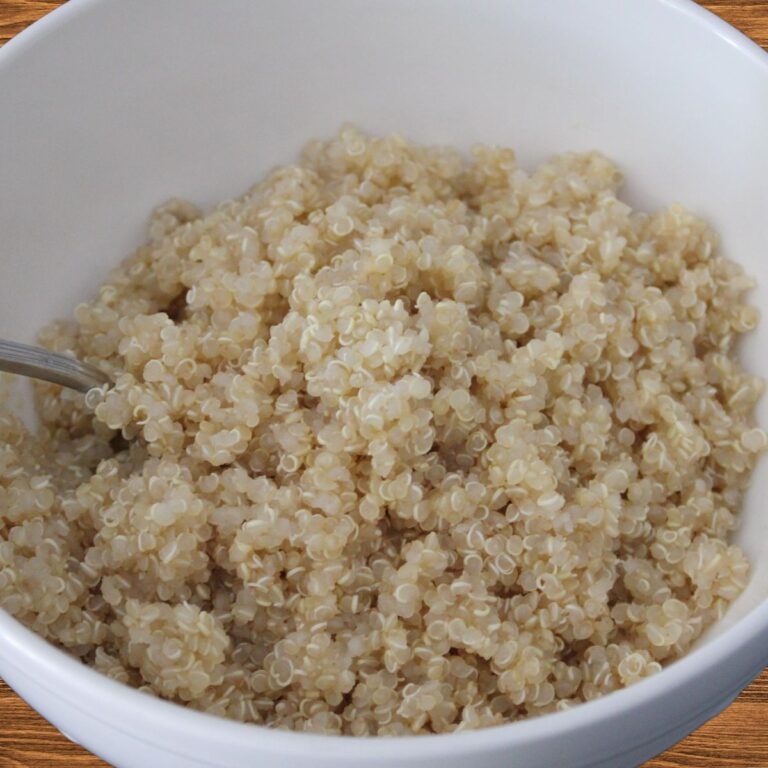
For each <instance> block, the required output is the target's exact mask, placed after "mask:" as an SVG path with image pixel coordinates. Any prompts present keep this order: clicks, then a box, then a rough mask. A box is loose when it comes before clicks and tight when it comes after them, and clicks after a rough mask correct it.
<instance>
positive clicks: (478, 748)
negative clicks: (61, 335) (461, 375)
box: [0, 0, 768, 768]
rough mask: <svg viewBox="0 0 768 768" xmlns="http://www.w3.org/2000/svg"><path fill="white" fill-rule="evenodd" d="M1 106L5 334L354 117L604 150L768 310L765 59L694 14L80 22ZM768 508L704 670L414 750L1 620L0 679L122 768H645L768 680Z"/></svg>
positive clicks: (544, 151) (109, 17)
mask: <svg viewBox="0 0 768 768" xmlns="http://www.w3.org/2000/svg"><path fill="white" fill-rule="evenodd" d="M0 96H1V97H2V100H3V101H2V103H3V109H2V110H0V168H2V176H3V183H2V185H0V232H1V233H2V250H0V270H1V271H0V275H1V277H0V336H6V337H10V338H14V339H17V340H20V341H25V340H32V339H33V337H34V332H35V329H37V328H39V327H40V326H41V325H42V324H43V323H44V322H46V321H48V320H50V319H51V318H52V317H54V316H57V315H61V314H63V313H67V312H68V311H69V310H70V309H71V307H72V306H73V305H74V304H75V303H76V302H77V301H78V300H79V299H81V298H83V297H85V296H86V295H87V294H88V292H89V291H90V290H92V289H93V288H94V287H95V286H96V285H97V284H98V282H99V281H100V280H101V279H102V278H103V277H104V276H105V275H106V273H107V271H108V269H109V268H110V267H111V266H112V265H114V264H116V263H117V262H118V260H119V259H120V258H121V257H123V256H124V255H126V254H127V253H128V252H129V251H130V250H131V248H132V247H133V246H135V245H136V244H138V243H139V242H140V240H141V238H142V236H143V225H144V222H145V217H146V215H147V212H148V211H149V210H150V209H151V208H152V207H153V206H154V205H156V204H158V203H159V202H161V201H163V200H164V199H165V198H167V197H169V196H171V195H180V196H184V197H187V198H190V199H192V200H195V201H197V202H199V203H203V204H206V203H213V202H215V201H217V200H218V199H222V198H225V197H230V196H232V195H234V194H237V193H239V192H241V191H243V190H244V189H245V188H246V187H247V186H248V185H249V184H250V183H251V182H253V181H254V180H256V179H258V178H259V176H260V175H261V174H262V173H263V172H264V171H265V170H266V169H267V168H268V167H270V166H272V165H274V164H278V163H283V162H286V161H290V160H291V159H292V158H293V156H294V155H295V153H296V151H297V149H298V148H299V147H300V146H301V145H302V144H303V142H304V141H305V140H306V139H308V138H310V137H313V136H327V135H330V134H331V133H333V132H334V131H335V130H336V128H337V127H338V126H339V124H340V123H341V122H343V121H347V120H351V121H354V122H356V123H358V124H359V125H361V126H362V127H363V128H365V129H368V130H369V131H372V132H375V133H382V132H386V131H390V130H399V131H402V132H404V133H406V134H407V135H409V136H410V137H411V138H413V139H416V140H422V141H433V142H445V143H453V144H458V145H464V146H466V145H468V144H470V143H472V142H475V141H485V142H496V143H504V144H508V145H511V146H514V147H516V148H517V149H518V150H519V155H520V157H521V159H522V160H523V161H524V162H526V163H530V162H534V161H536V160H537V159H540V158H542V157H543V156H545V155H548V154H551V153H554V152H558V151H562V150H567V149H576V150H585V149H591V148H599V149H601V150H603V151H604V152H606V153H608V154H609V155H611V156H612V157H614V158H615V159H616V160H617V161H618V162H619V163H620V164H621V165H622V167H623V168H624V169H625V171H626V174H627V177H628V179H629V184H628V186H627V197H628V199H629V200H630V202H632V203H634V204H638V205H643V206H648V207H653V206H656V205H659V204H662V203H665V202H669V201H673V200H680V201H684V202H685V203H686V204H688V205H689V206H691V207H692V208H693V209H694V210H696V211H697V212H699V213H701V214H703V215H704V216H706V217H708V218H709V219H710V220H711V221H712V222H713V223H714V224H715V225H716V227H717V228H718V229H719V230H720V232H721V233H722V235H723V239H724V242H725V247H726V249H727V252H728V253H729V254H730V255H731V256H732V257H733V258H735V259H737V260H738V261H740V262H742V263H743V264H745V265H746V266H747V267H748V268H749V270H750V271H751V272H753V273H755V274H756V275H758V277H760V278H761V279H762V282H761V287H760V289H759V290H758V291H757V292H756V300H757V301H758V302H759V303H760V304H763V305H765V304H768V264H766V255H767V254H768V226H767V225H766V224H767V222H768V56H767V55H766V54H764V53H763V52H762V51H761V50H760V49H759V48H758V47H757V46H755V45H754V44H753V43H751V42H749V41H748V40H747V39H746V38H745V37H743V36H742V35H740V34H739V33H737V32H736V31H735V30H733V29H731V28H730V27H728V26H727V25H725V24H724V23H722V22H721V21H719V20H717V19H716V18H715V17H714V16H711V15H710V14H708V13H706V12H705V11H703V10H701V9H700V8H699V7H698V6H696V5H695V4H694V3H693V2H689V1H688V0H623V2H616V1H615V0H580V2H573V0H544V1H541V0H515V1H514V2H512V1H511V0H325V2H323V3H320V2H313V0H279V2H278V0H273V1H272V2H268V1H267V0H259V1H258V2H254V0H221V1H220V2H215V3H214V2H211V1H210V0H163V2H154V1H153V0H132V2H116V0H111V1H110V0H70V2H69V3H68V4H67V5H66V6H65V7H63V8H62V9H61V10H58V11H56V12H55V13H53V14H52V15H51V16H49V17H47V18H46V19H44V20H43V21H42V22H39V23H38V24H35V25H34V26H33V27H32V28H31V29H30V30H28V31H26V32H24V33H22V34H21V35H20V36H19V37H18V38H17V39H15V40H13V41H12V42H11V43H9V44H8V45H7V46H6V47H5V48H4V49H3V50H2V51H1V52H0ZM766 339H768V322H764V323H763V325H762V326H761V328H760V330H759V331H758V332H757V333H756V334H754V335H753V336H752V338H750V339H749V340H747V342H746V343H745V344H744V350H743V351H744V355H745V357H746V359H747V360H748V362H749V364H750V367H751V368H752V369H753V370H755V371H757V372H759V373H761V374H763V375H768V358H767V357H764V356H761V354H760V351H761V350H762V349H765V346H766V344H765V342H766ZM767 410H768V405H766V404H765V403H764V404H763V407H762V413H761V421H762V423H763V424H765V423H766V419H765V416H766V411H767ZM766 493H768V475H766V473H764V472H762V471H761V472H759V473H758V477H757V479H756V482H755V487H754V490H753V492H752V494H751V496H750V498H749V501H748V504H747V506H746V509H745V510H744V523H743V527H742V529H741V531H740V533H739V535H738V536H737V540H738V542H739V543H740V544H741V545H742V546H743V547H744V548H745V549H746V550H747V552H748V554H749V555H750V556H751V558H752V560H753V563H754V564H755V568H754V573H753V576H752V581H751V584H750V586H749V588H748V589H747V591H746V593H745V594H744V596H743V597H742V598H741V599H740V600H739V601H738V602H737V604H735V605H734V606H733V607H732V609H731V611H730V612H729V614H728V615H727V616H726V618H725V619H724V620H723V621H722V622H721V624H720V625H718V626H717V627H716V628H715V630H714V631H712V632H710V633H709V635H708V636H707V637H706V638H705V639H704V641H703V642H702V643H701V644H700V646H699V647H698V648H697V649H696V650H695V651H694V652H692V653H691V654H690V655H688V656H687V657H686V658H685V659H683V660H682V661H680V662H678V663H676V664H674V665H672V666H671V667H670V668H668V669H667V670H665V671H664V672H662V673H661V674H659V675H658V676H656V677H654V678H652V679H650V680H648V681H646V682H643V683H640V684H638V685H636V686H634V687H632V688H630V689H628V690H625V691H621V692H618V693H614V694H612V695H610V696H608V697H606V698H604V699H602V700H599V701H596V702H592V703H589V704H585V705H583V706H581V707H578V708H576V709H574V710H572V711H569V712H566V713H562V714H557V715H550V716H546V717H542V718H540V719H537V720H531V721H527V722H522V723H517V724H514V725H507V726H502V727H498V728H493V729H490V730H485V731H481V732H476V733H464V734H458V735H450V736H427V737H416V738H403V739H397V740H392V739H366V740H361V739H353V738H339V737H324V736H312V735H304V734H292V733H285V732H279V731H273V730H266V729H263V728H259V727H256V726H246V725H240V724H237V723H233V722H226V721H223V720H219V719H216V718H213V717H210V716H206V715H202V714H198V713H195V712H192V711H187V710H185V709H183V708H181V707H177V706H175V705H172V704H168V703H165V702H162V701H159V700H157V699H154V698H151V697H149V696H146V695H144V694H141V693H138V692H136V691H133V690H130V689H128V688H124V687H122V686H120V685H118V684H116V683H114V682H112V681H110V680H108V679H106V678H104V677H101V676H100V675H98V674H97V673H95V672H93V671H91V670H90V669H86V668H84V667H82V666H80V665H79V664H78V663H77V662H75V661H73V660H72V659H70V658H69V657H67V656H65V655H64V654H62V653H61V652H59V651H57V650H55V649H53V648H52V647H50V646H49V645H48V644H47V643H45V642H44V641H42V640H40V639H39V638H37V637H35V636H34V635H32V634H30V633H29V632H28V631H27V630H25V629H23V628H22V627H21V626H20V625H19V624H18V623H16V622H15V621H13V620H12V619H10V618H9V617H8V616H7V615H3V614H2V613H1V612H0V675H2V677H4V678H5V679H6V680H7V681H8V682H9V683H10V684H11V685H12V686H13V687H14V688H15V689H16V690H17V691H18V692H19V693H20V694H21V695H22V696H23V697H24V698H26V699H27V700H28V701H29V702H30V703H31V704H32V705H33V706H34V707H35V708H36V709H38V710H39V711H40V712H41V713H42V714H43V715H44V716H45V717H47V718H48V719H49V720H51V722H53V723H54V724H55V725H57V726H59V727H60V728H61V729H62V730H63V731H65V732H66V733H68V734H71V736H72V738H74V739H76V740H77V741H79V742H81V743H82V744H84V745H85V746H86V747H88V748H89V749H91V750H92V751H93V752H95V753H97V754H98V755H101V756H102V757H104V758H106V759H107V760H109V761H110V762H112V763H114V764H115V765H116V766H120V768H134V767H135V768H154V767H155V766H163V768H177V767H181V766H206V767H208V768H230V767H232V768H234V767H235V766H236V767H237V768H242V766H250V765H254V766H255V765H258V766H260V767H261V768H273V767H276V766H280V767H281V768H283V767H285V768H309V767H310V766H312V768H331V767H333V768H357V767H358V766H361V765H366V766H373V767H374V768H376V767H378V768H427V767H431V766H434V767H435V768H437V767H439V768H458V766H465V765H467V764H472V765H473V766H475V768H490V766H514V768H552V767H553V766H568V767H569V768H581V767H583V766H593V767H594V768H597V766H603V767H604V768H624V767H625V766H635V765H637V764H639V763H640V762H642V761H643V760H644V759H646V758H648V757H650V756H652V755H654V754H656V753H658V752H659V751H661V750H662V749H664V748H666V747H667V746H669V745H670V744H672V743H673V742H675V741H677V740H678V739H680V738H682V737H683V736H684V735H686V734H687V733H689V732H690V731H691V730H693V729H694V728H695V727H696V726H698V725H700V724H701V723H703V722H704V721H705V720H707V719H708V718H709V717H711V716H712V715H714V714H715V713H717V712H718V711H719V710H721V709H722V708H723V707H725V706H726V705H727V704H728V703H729V702H730V701H731V700H732V699H733V697H734V696H735V695H736V694H737V693H738V692H739V690H740V689H741V688H742V687H743V686H744V685H745V684H746V683H747V682H748V681H749V680H750V679H751V678H752V677H754V676H755V675H756V674H757V673H758V672H759V671H760V670H761V668H762V667H763V666H764V665H765V663H766V662H767V661H768V603H766V602H765V597H766V596H767V595H768V515H766V514H765V512H764V507H763V504H762V503H761V499H764V498H765V496H766Z"/></svg>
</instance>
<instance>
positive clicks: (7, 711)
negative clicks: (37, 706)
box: [0, 0, 768, 768]
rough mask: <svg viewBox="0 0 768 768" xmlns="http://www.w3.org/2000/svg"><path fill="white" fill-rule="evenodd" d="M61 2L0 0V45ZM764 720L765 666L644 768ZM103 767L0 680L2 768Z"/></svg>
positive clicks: (746, 4)
mask: <svg viewBox="0 0 768 768" xmlns="http://www.w3.org/2000/svg"><path fill="white" fill-rule="evenodd" d="M61 2H62V0H0V44H2V43H4V42H6V41H7V40H9V39H10V38H11V37H13V35H15V34H17V33H18V32H20V31H21V30H22V29H24V27H26V26H28V25H29V24H31V23H32V22H33V21H35V20H36V19H39V18H40V17H41V16H44V15H45V14H46V13H48V12H49V11H51V10H53V8H55V7H56V6H58V5H61ZM700 4H701V5H703V6H705V7H707V8H709V9H710V10H712V11H714V12H715V13H717V14H718V15H719V16H721V17H722V18H724V19H725V20H726V21H728V22H729V23H731V24H733V25H734V26H735V27H737V28H739V29H741V30H742V31H743V32H745V33H746V34H747V35H749V36H750V37H751V38H752V39H753V40H755V41H756V42H757V43H759V44H760V45H762V46H763V47H765V48H768V0H708V1H707V2H700ZM0 96H1V94H0ZM766 724H768V670H766V672H764V673H763V674H762V676H761V677H760V678H759V679H758V680H756V681H755V682H754V683H752V685H750V686H749V687H748V688H747V689H746V690H745V691H744V692H743V693H742V694H741V696H740V697H739V698H738V700H737V701H736V702H734V704H732V705H731V706H730V707H729V708H728V709H727V710H726V711H725V712H724V713H723V714H721V715H720V716H719V717H716V718H715V719H714V720H712V721H710V722H709V723H707V724H706V725H705V726H704V727H703V728H700V729H699V730H698V731H696V733H694V734H692V735H691V736H689V737H688V738H687V739H685V740H684V741H682V742H680V744H678V745H677V746H675V747H673V748H672V749H670V750H669V751H668V752H665V753H664V754H663V755H660V756H659V757H657V758H656V759H654V760H651V761H650V762H649V763H646V765H645V766H644V767H643V768H768V727H766ZM106 766H107V764H106V763H104V762H103V761H101V760H99V759H98V758H96V757H94V756H93V755H90V754H88V753H87V752H86V751H85V750H84V749H82V748H80V747H78V746H76V745H75V744H72V743H71V742H70V741H68V740H67V739H66V738H65V737H64V736H62V735H61V734H60V733H59V732H58V731H57V730H56V729H55V728H54V727H53V726H52V725H49V724H48V723H46V722H45V721H44V720H43V719H42V718H41V717H40V716H39V715H38V714H37V713H35V712H34V711H33V710H32V709H30V707H28V706H27V705H26V704H25V703H24V702H23V701H21V700H20V699H19V698H18V697H17V696H16V695H15V694H14V693H13V692H12V691H11V690H10V689H9V688H8V687H7V686H5V685H4V684H3V683H2V681H0V768H106ZM147 768H155V766H147ZM559 768H568V767H567V766H561V767H559Z"/></svg>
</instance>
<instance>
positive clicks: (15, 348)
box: [0, 339, 109, 392]
mask: <svg viewBox="0 0 768 768" xmlns="http://www.w3.org/2000/svg"><path fill="white" fill-rule="evenodd" d="M0 371H7V372H8V373H18V374H21V375H22V376H31V377H32V378H33V379H43V380H44V381H52V382H53V383H54V384H61V385H62V386H63V387H69V388H70V389H76V390H78V391H79V392H87V391H88V390H89V389H93V387H100V386H102V385H103V384H108V383H109V377H108V376H107V374H105V373H103V372H102V371H100V370H99V369H98V368H95V367H94V366H92V365H88V363H81V362H80V361H79V360H76V359H75V358H73V357H67V356H66V355H60V354H58V353H57V352H49V351H48V350H47V349H41V348H40V347H32V346H29V345H28V344H17V343H16V342H15V341H5V340H4V339H0Z"/></svg>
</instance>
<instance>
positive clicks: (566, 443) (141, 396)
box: [0, 128, 767, 735]
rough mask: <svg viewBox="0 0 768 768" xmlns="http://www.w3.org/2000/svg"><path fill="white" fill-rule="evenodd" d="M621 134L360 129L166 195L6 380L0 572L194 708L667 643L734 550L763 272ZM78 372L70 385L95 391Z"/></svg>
mask: <svg viewBox="0 0 768 768" xmlns="http://www.w3.org/2000/svg"><path fill="white" fill-rule="evenodd" d="M620 185H621V177H620V174H619V172H618V171H617V169H616V167H615V166H614V165H613V164H612V163H611V162H610V161H608V160H607V159H606V158H605V157H603V156H601V155H599V154H596V153H591V154H583V155H564V156H561V157H557V158H555V159H553V160H551V161H550V162H547V163H546V164H544V165H542V166H541V167H539V168H538V169H536V170H535V171H534V172H533V173H530V174H529V173H526V172H525V171H524V170H522V169H521V168H519V167H518V165H517V163H516V161H515V155H514V153H513V152H512V151H511V150H509V149H500V148H495V147H478V148H476V149H475V150H474V151H473V153H472V156H471V159H469V160H467V159H466V158H463V157H462V156H461V155H460V154H459V153H458V152H457V151H455V150H453V149H449V148H435V147H421V146H415V145H412V144H409V143H407V142H406V141H405V140H403V139H402V138H399V137H396V136H394V137H388V138H384V139H375V138H368V137H366V136H364V135H362V134H361V133H360V132H358V131H356V130H354V129H352V128H348V129H344V130H342V132H341V133H340V134H339V136H338V137H337V138H335V139H333V140H332V141H329V142H314V143H311V144H310V145H309V146H308V147H307V148H306V150H305V152H304V154H303V158H302V160H301V162H300V164H299V165H296V166H290V167H285V168H280V169H278V170H276V171H274V172H272V173H271V174H270V175H269V176H268V177H267V179H266V180H265V181H263V182H261V183H260V184H258V185H257V186H255V187H254V188H253V189H252V190H251V191H250V192H248V193H247V194H246V195H244V196H243V197H241V198H238V199H236V200H231V201H227V202H225V203H222V204H221V205H219V206H218V207H217V208H216V209H214V210H213V211H212V212H210V213H208V214H202V213H200V212H199V211H198V210H197V209H196V208H195V207H194V206H192V205H190V204H188V203H182V202H179V201H172V202H170V203H168V204H167V205H165V206H163V207H162V208H160V209H159V210H158V211H157V212H156V213H155V215H154V217H153V218H152V221H151V224H150V228H149V241H148V243H147V244H146V245H145V246H143V247H142V248H140V249H139V250H138V251H137V252H136V254H135V255H134V256H133V257H131V258H130V259H129V260H128V261H126V262H125V263H124V264H123V265H122V266H121V267H119V268H118V269H117V271H115V272H114V273H113V274H112V276H111V278H110V279H109V281H108V282H107V283H106V284H105V285H104V286H103V287H102V288H101V289H100V291H99V293H98V295H97V296H96V297H95V298H94V299H93V300H92V301H90V302H88V303H86V304H82V305H80V306H79V307H77V309H76V310H75V314H74V317H75V320H74V322H62V323H57V324H55V325H53V326H52V327H50V328H48V329H47V330H45V331H44V332H43V334H42V343H44V344H45V345H46V346H48V347H50V348H51V349H56V350H70V351H72V352H73V353H74V354H75V355H77V356H78V357H81V358H83V359H85V360H87V361H90V362H92V363H96V364H98V365H100V366H101V367H102V368H104V370H106V371H108V372H109V373H110V374H111V375H112V377H113V379H114V382H115V384H114V386H113V387H112V388H111V389H109V390H108V391H106V392H93V393H90V396H89V397H88V398H85V399H84V398H83V397H82V396H81V395H78V394H76V393H73V392H69V391H63V390H60V389H59V388H57V387H55V386H53V385H40V387H39V389H38V410H39V416H40V422H41V424H40V427H39V429H38V431H37V432H36V433H34V434H33V433H31V432H29V431H27V430H26V429H25V427H24V426H23V424H22V423H21V422H20V421H19V420H18V419H17V418H16V417H15V416H14V415H13V413H11V412H10V409H9V408H6V410H5V411H4V412H2V413H0V606H2V607H3V608H4V609H5V610H6V611H9V612H10V613H11V614H12V615H14V616H16V617H17V618H18V619H19V620H21V621H22V622H24V624H26V625H27V626H29V627H31V628H32V629H33V630H35V631H36V632H38V633H39V634H40V635H42V636H43V637H46V638H48V639H49V640H51V641H53V642H54V643H56V644H57V645H59V646H61V647H63V648H65V649H67V650H68V651H69V652H70V653H72V654H74V655H75V656H77V657H79V658H80V659H82V660H83V661H84V662H85V663H87V664H89V665H91V666H93V667H95V668H96V669H97V670H100V671H101V672H103V673H105V674H107V675H109V676H110V677H112V678H115V679H116V680H119V681H122V682H124V683H127V684H129V685H132V686H136V687H139V688H141V689H143V690H146V691H150V692H152V693H155V694H157V695H159V696H162V697H164V698H167V699H171V700H174V701H178V702H183V703H186V704H188V705H189V706H191V707H194V708H195V709H199V710H205V711H208V712H213V713H216V714H219V715H224V716H227V717H231V718H235V719H238V720H245V721H248V722H254V723H264V724H269V725H274V726H280V727H285V728H293V729H297V730H311V731H320V732H327V733H345V734H354V735H364V734H371V735H372V734H382V735H384V734H386V735H396V734H408V733H427V732H434V733H443V732H448V731H455V730H462V729H467V728H477V727H482V726H490V725H494V724H497V723H503V722H507V721H511V720H516V719H519V718H522V717H527V716H531V715H537V714H541V713H544V712H551V711H554V710H559V709H564V708H567V707H570V706H572V705H574V704H576V703H578V702H582V701H585V700H589V699H594V698H595V697H597V696H601V695H603V694H605V693H608V692H610V691H613V690H615V689H617V688H621V687H623V686H627V685H630V684H632V683H634V682H636V681H637V680H640V679H641V678H644V677H646V676H648V675H650V674H653V673H654V672H656V671H658V670H659V669H660V668H661V666H662V665H664V664H665V663H667V662H669V661H671V660H673V659H675V658H677V657H679V656H681V655H682V654H684V653H685V652H686V651H687V650H688V649H689V648H690V646H691V644H692V643H693V642H694V640H696V638H697V637H698V636H699V635H700V634H701V632H702V631H703V630H704V629H705V628H706V627H707V626H709V625H710V624H712V622H714V621H716V620H717V619H718V618H719V617H720V616H721V615H722V614H723V612H724V611H725V610H726V608H727V607H728V605H729V603H730V602H731V601H732V600H733V599H734V598H735V597H736V596H737V595H738V594H739V593H740V592H741V590H742V589H743V588H744V586H745V584H746V583H747V580H748V563H747V560H746V559H745V557H744V555H743V554H742V552H741V551H740V550H739V548H738V547H736V546H732V545H730V544H729V543H728V536H729V533H730V532H731V531H732V530H733V529H734V527H735V525H736V522H737V516H738V511H739V508H740V506H741V503H742V499H743V495H744V492H745V490H746V488H747V485H748V482H749V477H750V473H751V471H752V469H753V466H754V464H755V461H756V458H757V456H758V454H759V453H760V452H761V451H762V450H763V449H764V448H765V446H766V442H767V441H766V435H765V434H764V433H763V432H762V431H761V430H760V429H757V428H755V427H754V426H753V423H752V421H751V412H752V409H753V406H754V405H755V403H756V401H757V400H758V398H759V396H760V393H761V389H762V386H761V382H760V380H759V379H757V378H756V377H755V376H752V375H749V374H748V373H746V372H745V371H744V370H743V369H742V368H741V366H740V365H739V363H738V361H737V360H736V357H735V355H734V345H735V342H736V340H737V338H738V337H739V335H740V334H742V333H744V332H746V331H749V330H751V329H752V328H754V327H755V325H756V323H757V322H758V312H757V311H756V310H755V309H754V308H753V307H751V306H749V305H747V304H746V303H745V299H744V296H745V293H746V292H747V290H748V289H749V288H750V286H751V285H752V281H751V280H750V279H749V278H748V277H746V276H745V275H744V273H743V272H742V269H741V268H740V267H738V266H737V265H736V264H734V263H733V262H731V261H729V260H727V259H725V258H724V257H723V256H722V255H720V253H719V251H718V247H717V240H716V237H715V235H714V233H713V232H712V231H711V229H709V227H708V226H707V225H706V224H704V223H703V222H702V221H700V220H698V219H697V218H695V217H694V216H693V215H692V214H691V213H689V212H687V211H686V210H684V209H683V208H681V207H679V206H672V207H671V208H668V209H665V210H662V211H660V212H658V213H655V214H652V215H648V214H645V213H638V212H634V211H633V210H631V209H630V207H629V206H628V205H626V204H625V203H623V202H621V201H620V200H619V199H618V197H617V195H618V192H619V189H620ZM86 400H87V401H88V402H87V403H86V402H85V401H86Z"/></svg>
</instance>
